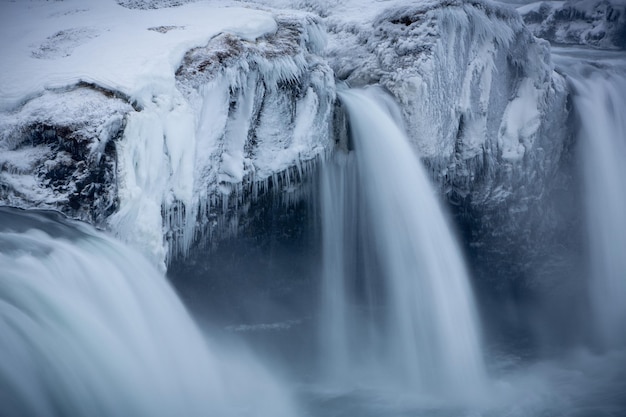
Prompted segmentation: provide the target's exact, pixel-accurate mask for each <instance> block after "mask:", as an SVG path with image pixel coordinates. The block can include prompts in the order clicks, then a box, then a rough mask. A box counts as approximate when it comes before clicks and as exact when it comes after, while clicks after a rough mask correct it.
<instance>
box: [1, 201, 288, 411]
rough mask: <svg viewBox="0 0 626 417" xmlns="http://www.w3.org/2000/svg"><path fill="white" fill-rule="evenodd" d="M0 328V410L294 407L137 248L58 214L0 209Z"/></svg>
mask: <svg viewBox="0 0 626 417" xmlns="http://www.w3.org/2000/svg"><path fill="white" fill-rule="evenodd" d="M0 335H2V337H0V416H3V417H4V416H6V417H15V416H120V417H128V416H285V417H287V416H289V417H292V416H293V415H295V413H294V410H293V409H292V406H291V403H290V400H289V398H288V397H287V396H285V395H284V394H283V393H282V391H281V389H280V387H279V385H278V384H277V382H276V381H274V380H273V379H272V378H270V377H269V376H268V375H267V374H266V372H265V371H264V370H263V369H262V368H261V367H260V366H258V365H257V364H256V363H255V362H254V361H252V360H251V358H248V357H247V356H246V355H244V354H243V353H237V356H236V357H235V356H234V354H233V353H232V352H231V353H229V354H227V353H225V352H223V351H221V350H220V348H219V346H218V345H216V343H210V348H209V347H208V344H207V342H206V341H205V339H204V338H203V336H202V335H201V333H200V331H199V330H198V329H197V328H196V326H195V325H194V323H193V322H192V320H191V318H190V317H189V315H188V313H187V311H186V310H185V308H184V307H183V305H182V304H181V302H180V301H179V299H178V298H177V297H176V295H175V293H174V292H173V291H172V289H171V288H170V287H169V285H168V284H167V282H166V280H165V279H164V277H163V276H162V275H161V274H160V273H159V272H158V271H156V269H155V268H154V267H153V266H152V265H151V264H149V263H148V262H147V261H146V260H144V259H143V258H142V256H141V255H139V254H138V253H136V252H135V251H133V250H130V249H129V248H127V247H125V246H123V245H122V244H120V243H118V242H116V241H115V240H113V239H111V238H109V237H107V236H105V235H103V234H101V233H98V232H96V231H95V230H94V229H92V228H91V227H88V226H86V225H83V224H79V223H76V222H70V221H68V220H64V219H62V218H61V217H60V216H59V215H54V214H50V213H47V214H42V213H39V212H24V211H21V210H15V209H7V208H0ZM222 350H224V349H222Z"/></svg>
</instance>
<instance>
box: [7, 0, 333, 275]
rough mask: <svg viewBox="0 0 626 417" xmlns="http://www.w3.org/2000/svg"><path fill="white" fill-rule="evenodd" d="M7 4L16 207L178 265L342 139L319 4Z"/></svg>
mask: <svg viewBox="0 0 626 417" xmlns="http://www.w3.org/2000/svg"><path fill="white" fill-rule="evenodd" d="M3 12H6V13H3V15H2V18H1V19H2V25H0V26H1V28H0V31H1V32H2V33H1V35H2V37H1V39H2V43H1V44H0V52H1V53H2V56H3V60H2V62H1V63H0V70H2V77H0V107H1V109H2V110H3V112H2V113H1V115H0V132H1V136H0V147H1V149H2V157H1V159H0V166H1V167H2V169H1V171H0V175H1V178H2V182H1V183H0V184H1V186H0V200H1V201H2V202H3V203H5V204H10V205H16V206H20V207H46V208H54V209H57V210H60V211H62V212H65V213H67V214H69V215H70V216H72V217H78V218H81V219H84V220H87V221H90V222H94V223H96V224H98V225H100V226H102V227H106V228H109V229H110V230H112V231H113V232H114V233H115V234H117V235H118V236H119V237H120V238H121V239H123V240H125V241H128V242H130V243H132V244H133V245H134V246H136V247H138V248H139V249H141V250H143V252H144V253H146V254H147V255H148V256H150V257H151V258H152V259H153V260H154V261H155V262H156V263H163V261H164V260H165V259H166V258H167V257H168V256H172V255H174V254H175V253H179V252H184V251H185V250H186V249H187V248H188V247H189V245H190V244H191V242H192V241H193V240H194V239H195V238H196V237H197V236H198V234H199V233H200V234H202V233H207V232H209V233H211V232H212V230H214V229H216V228H220V227H222V225H220V224H219V223H220V221H221V222H222V223H227V220H226V219H227V218H228V219H230V220H233V219H236V208H237V206H238V205H239V203H241V202H242V201H243V200H246V201H249V199H250V198H254V196H255V195H258V194H259V193H263V192H265V191H267V190H268V189H270V188H273V189H275V190H279V191H284V189H288V188H289V187H290V186H292V185H293V183H294V182H296V181H298V180H300V179H302V178H303V177H304V176H305V175H306V173H307V170H308V169H310V165H311V164H312V162H311V161H314V160H315V159H316V158H318V157H319V156H320V155H321V154H323V153H324V152H325V150H326V149H328V148H329V147H330V144H329V141H330V140H331V139H330V132H329V126H330V122H329V118H330V117H331V111H332V105H331V104H332V102H333V100H334V79H333V76H332V71H331V70H330V68H329V67H328V66H327V65H326V64H325V63H324V62H323V61H322V60H321V59H320V58H319V57H318V56H317V55H316V53H318V52H319V51H320V50H321V48H322V47H323V42H324V37H323V34H322V31H321V29H320V27H319V25H318V21H317V20H316V19H315V18H314V17H313V16H311V15H308V14H306V13H297V12H294V13H290V14H289V15H281V14H273V13H269V12H265V11H259V10H252V9H249V8H232V7H227V8H218V7H215V5H212V4H208V3H205V2H203V3H193V4H188V5H185V6H182V7H176V8H171V9H161V10H131V9H128V8H125V7H122V6H119V5H117V4H115V3H113V2H100V1H95V0H93V1H83V2H81V1H77V0H75V1H71V0H70V1H66V2H58V3H53V4H50V3H47V2H32V3H18V4H8V5H7V7H5V8H4V9H3ZM287 191H289V190H287ZM229 211H230V212H231V213H226V212H229ZM233 221H234V220H233Z"/></svg>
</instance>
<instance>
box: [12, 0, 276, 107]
mask: <svg viewBox="0 0 626 417" xmlns="http://www.w3.org/2000/svg"><path fill="white" fill-rule="evenodd" d="M275 30H276V22H275V20H274V19H273V17H272V16H271V14H269V13H267V12H262V11H258V10H251V9H245V8H216V7H215V5H214V4H211V3H210V2H198V3H192V4H187V5H185V6H182V7H178V8H171V9H161V10H130V9H126V8H124V7H122V6H120V5H118V4H116V3H115V2H113V1H97V0H86V1H81V0H68V1H63V2H54V3H49V2H40V1H33V2H3V3H2V14H1V15H0V56H2V60H1V61H0V73H1V74H2V77H1V79H0V109H7V108H12V107H15V106H17V105H19V104H21V103H22V102H23V101H24V100H25V99H26V98H28V97H32V96H35V95H38V94H41V93H42V92H43V90H44V89H50V88H64V87H67V86H68V85H73V84H77V83H78V82H81V81H83V82H89V83H95V84H98V85H100V86H102V87H105V88H108V89H110V90H116V91H121V92H123V93H125V94H127V95H128V96H129V97H131V98H132V99H133V100H136V101H137V103H138V104H139V105H140V106H143V105H146V104H147V103H149V102H150V101H151V100H152V97H153V95H155V94H159V93H163V92H167V91H168V90H170V89H172V88H174V81H175V80H174V71H175V70H176V68H177V67H178V66H179V64H180V62H181V60H182V58H183V56H184V54H185V52H187V51H188V50H189V49H191V48H192V47H195V46H201V45H204V44H206V43H207V41H208V40H209V39H211V38H212V37H213V36H215V35H216V34H218V33H220V32H230V33H233V34H235V35H237V36H239V37H241V38H244V39H250V40H254V39H256V38H258V37H259V36H261V35H264V34H267V33H271V32H273V31H275Z"/></svg>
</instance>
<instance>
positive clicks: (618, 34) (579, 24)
mask: <svg viewBox="0 0 626 417" xmlns="http://www.w3.org/2000/svg"><path fill="white" fill-rule="evenodd" d="M518 11H519V13H520V14H521V15H522V17H523V18H524V21H525V22H526V25H527V26H528V28H529V29H530V30H531V31H532V32H533V34H534V35H535V36H537V37H540V38H543V39H547V40H549V41H550V42H553V43H556V44H567V45H586V46H591V47H594V48H602V49H626V3H624V2H622V1H619V0H568V1H542V2H536V3H531V4H528V5H525V6H522V7H520V8H519V9H518Z"/></svg>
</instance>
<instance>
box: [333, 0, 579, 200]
mask: <svg viewBox="0 0 626 417" xmlns="http://www.w3.org/2000/svg"><path fill="white" fill-rule="evenodd" d="M379 4H381V6H379V10H377V11H370V17H369V18H368V19H362V20H354V19H353V18H352V17H350V16H347V17H346V18H345V19H340V18H338V17H330V18H328V21H329V30H330V32H331V37H330V41H329V61H330V63H331V65H332V66H333V69H334V70H335V73H336V74H337V76H338V77H339V78H340V79H344V80H346V82H348V83H349V84H351V85H357V86H358V85H364V84H372V83H379V84H381V85H383V86H384V87H386V88H387V89H388V90H389V91H390V92H391V93H392V94H393V96H395V97H396V99H397V100H398V101H399V103H400V105H401V107H402V109H403V113H404V121H405V124H406V128H407V131H408V133H409V136H410V138H411V139H412V141H413V143H414V145H415V147H416V149H417V150H418V152H419V153H420V155H421V156H422V157H423V158H424V159H425V161H426V162H427V163H428V164H429V165H430V166H431V168H432V170H433V175H434V176H435V178H436V179H437V180H438V181H439V182H440V184H442V185H443V187H444V191H445V192H446V193H447V194H448V195H449V196H451V198H454V199H456V200H458V199H463V200H467V201H469V203H470V204H473V205H484V204H489V205H498V204H502V203H504V202H506V201H508V200H509V199H510V198H513V197H514V195H515V194H520V193H525V194H526V195H525V196H526V197H531V198H532V197H537V196H539V195H540V194H541V193H542V192H543V189H540V188H538V189H535V190H531V188H532V187H533V184H536V185H538V186H539V187H542V186H543V184H544V182H542V181H543V180H545V179H548V178H550V176H551V175H553V173H554V171H555V170H556V169H557V167H558V165H559V161H560V155H561V152H562V149H563V142H564V134H560V136H559V134H558V133H557V134H556V135H551V134H553V133H555V132H558V127H559V126H562V125H563V123H564V122H565V120H566V117H567V109H566V106H565V101H566V97H567V91H566V85H565V82H564V79H563V78H562V77H561V76H560V75H559V74H557V73H556V72H554V70H553V64H552V62H551V58H550V50H549V45H548V44H547V42H545V41H541V40H537V39H536V38H534V37H533V36H532V34H531V33H530V32H529V31H528V30H527V29H526V27H525V26H524V22H523V21H522V19H521V18H520V16H519V15H518V13H516V11H515V10H513V9H510V8H508V7H507V6H502V5H498V4H495V3H491V2H487V1H471V2H464V1H455V0H445V1H429V2H421V3H416V4H415V5H409V6H407V5H405V4H402V3H401V2H400V3H399V2H395V3H394V2H383V3H379Z"/></svg>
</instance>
